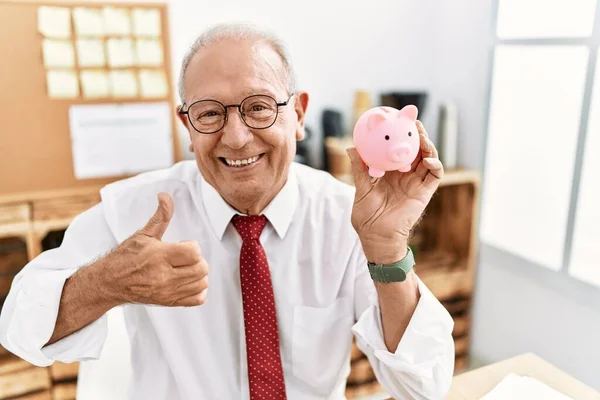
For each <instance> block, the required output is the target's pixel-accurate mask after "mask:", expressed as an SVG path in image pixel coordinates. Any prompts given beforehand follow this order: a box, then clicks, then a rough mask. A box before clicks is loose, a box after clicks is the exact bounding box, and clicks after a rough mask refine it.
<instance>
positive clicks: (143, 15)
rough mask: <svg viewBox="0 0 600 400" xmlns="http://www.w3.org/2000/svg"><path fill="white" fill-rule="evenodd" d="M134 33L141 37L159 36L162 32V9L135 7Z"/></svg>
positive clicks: (133, 15)
mask: <svg viewBox="0 0 600 400" xmlns="http://www.w3.org/2000/svg"><path fill="white" fill-rule="evenodd" d="M132 18H133V33H134V34H135V35H136V36H139V37H148V36H149V37H158V36H160V33H161V25H160V11H159V10H158V9H156V8H150V9H146V8H135V9H134V10H133V13H132Z"/></svg>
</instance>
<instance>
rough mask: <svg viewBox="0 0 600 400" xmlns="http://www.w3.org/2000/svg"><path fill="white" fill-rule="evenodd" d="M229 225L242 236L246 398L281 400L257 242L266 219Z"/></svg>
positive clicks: (268, 291)
mask: <svg viewBox="0 0 600 400" xmlns="http://www.w3.org/2000/svg"><path fill="white" fill-rule="evenodd" d="M232 222H233V226H235V229H237V231H238V233H239V234H240V236H241V237H242V251H241V254H240V278H241V281H242V301H243V304H244V326H245V329H246V352H247V361H248V380H249V382H250V399H251V400H259V399H264V400H285V399H286V395H285V383H284V379H283V367H282V366H281V356H280V353H279V330H278V328H277V312H276V310H275V297H274V296H273V285H272V283H271V274H270V272H269V264H268V262H267V256H266V255H265V251H264V249H263V247H262V245H261V244H260V240H259V238H260V234H261V232H262V230H263V228H264V227H265V225H266V224H267V218H266V217H265V216H264V215H252V216H248V217H243V216H240V215H236V216H235V217H233V220H232Z"/></svg>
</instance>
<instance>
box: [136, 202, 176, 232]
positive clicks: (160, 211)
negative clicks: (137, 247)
mask: <svg viewBox="0 0 600 400" xmlns="http://www.w3.org/2000/svg"><path fill="white" fill-rule="evenodd" d="M157 197H158V207H157V208H156V211H155V212H154V215H152V217H151V218H150V220H149V221H148V222H147V223H146V225H145V226H144V227H143V228H142V229H141V230H140V233H142V234H143V235H146V236H150V237H153V238H155V239H158V240H161V239H162V237H163V235H164V233H165V231H166V230H167V228H168V227H169V222H171V218H173V211H174V208H175V207H174V205H173V199H172V198H171V196H170V195H169V194H168V193H164V192H161V193H159V194H158V196H157Z"/></svg>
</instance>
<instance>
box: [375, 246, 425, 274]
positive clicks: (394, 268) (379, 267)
mask: <svg viewBox="0 0 600 400" xmlns="http://www.w3.org/2000/svg"><path fill="white" fill-rule="evenodd" d="M367 265H368V266H369V273H370V274H371V279H373V280H374V281H377V282H383V283H389V282H404V281H405V280H406V276H407V275H408V273H409V272H410V270H411V269H412V268H413V267H414V266H415V257H414V255H413V252H412V251H411V249H410V247H408V248H407V252H406V256H404V258H403V259H402V260H400V261H396V262H395V263H392V264H375V263H372V262H367Z"/></svg>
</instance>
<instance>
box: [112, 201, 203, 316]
mask: <svg viewBox="0 0 600 400" xmlns="http://www.w3.org/2000/svg"><path fill="white" fill-rule="evenodd" d="M173 211H174V205H173V200H172V199H171V196H169V195H168V194H167V193H159V194H158V208H157V209H156V212H155V213H154V215H152V217H151V218H150V220H149V221H148V223H146V225H145V226H144V227H143V228H142V229H140V230H139V231H138V232H136V233H135V234H133V235H132V236H131V237H130V238H128V239H127V240H125V241H124V242H123V243H122V244H121V245H120V246H119V247H117V248H116V249H115V251H113V252H112V253H111V254H110V255H109V256H108V257H107V258H110V262H107V263H106V264H105V265H107V268H105V271H103V272H104V273H103V275H104V276H103V281H104V282H105V283H106V284H105V285H103V286H104V287H105V288H106V290H107V291H108V292H109V293H108V295H109V296H110V297H112V298H114V299H115V300H117V301H118V302H119V303H141V304H155V305H162V306H197V305H201V304H204V301H205V299H206V292H207V288H208V264H207V263H206V260H204V258H203V257H202V253H201V250H200V246H198V243H196V242H194V241H186V242H179V243H165V242H163V241H162V236H163V235H164V233H165V231H166V230H167V228H168V226H169V223H170V222H171V218H172V217H173ZM107 261H108V260H107Z"/></svg>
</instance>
